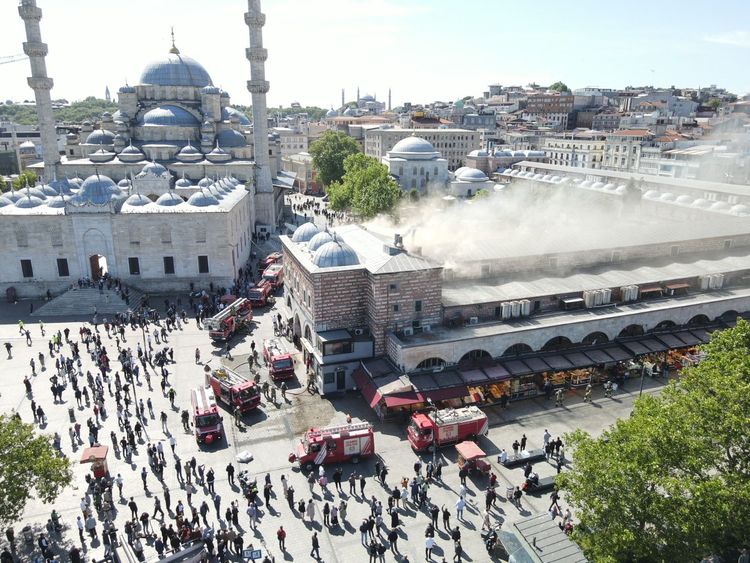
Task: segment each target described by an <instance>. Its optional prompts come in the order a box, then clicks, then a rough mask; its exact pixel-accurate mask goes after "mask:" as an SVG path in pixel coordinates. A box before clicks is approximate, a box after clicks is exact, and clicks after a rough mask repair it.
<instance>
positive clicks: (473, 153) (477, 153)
mask: <svg viewBox="0 0 750 563" xmlns="http://www.w3.org/2000/svg"><path fill="white" fill-rule="evenodd" d="M468 156H475V157H476V156H488V153H487V151H486V150H484V149H474V150H473V151H471V152H470V153H469V155H468Z"/></svg>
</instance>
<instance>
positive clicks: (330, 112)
mask: <svg viewBox="0 0 750 563" xmlns="http://www.w3.org/2000/svg"><path fill="white" fill-rule="evenodd" d="M338 116H339V112H337V111H336V110H335V109H333V108H331V109H329V110H328V111H327V112H326V117H338Z"/></svg>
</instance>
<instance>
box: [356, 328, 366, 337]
mask: <svg viewBox="0 0 750 563" xmlns="http://www.w3.org/2000/svg"><path fill="white" fill-rule="evenodd" d="M364 333H365V329H363V328H355V329H354V335H355V336H362V335H363V334H364Z"/></svg>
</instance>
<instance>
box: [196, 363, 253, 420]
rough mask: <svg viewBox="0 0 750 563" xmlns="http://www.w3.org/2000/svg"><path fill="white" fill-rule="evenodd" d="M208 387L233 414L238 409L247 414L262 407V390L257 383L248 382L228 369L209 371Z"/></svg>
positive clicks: (207, 373) (207, 376) (207, 374)
mask: <svg viewBox="0 0 750 563" xmlns="http://www.w3.org/2000/svg"><path fill="white" fill-rule="evenodd" d="M206 387H210V388H211V389H212V390H213V392H214V395H215V396H216V397H218V399H219V400H220V401H221V402H222V403H224V404H226V405H227V406H228V407H229V410H230V411H231V412H232V413H233V412H234V409H236V408H239V409H240V412H241V413H246V412H247V411H250V410H252V409H255V408H257V407H258V405H260V390H259V389H258V385H257V384H256V383H255V381H252V380H247V379H245V378H244V377H243V376H241V375H240V374H239V373H237V372H235V371H232V370H231V369H228V368H226V367H222V368H219V369H214V370H209V371H207V372H206Z"/></svg>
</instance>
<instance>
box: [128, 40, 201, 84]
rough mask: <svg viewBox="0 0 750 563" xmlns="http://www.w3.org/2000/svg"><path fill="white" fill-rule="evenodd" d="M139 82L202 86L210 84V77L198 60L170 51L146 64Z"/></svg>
mask: <svg viewBox="0 0 750 563" xmlns="http://www.w3.org/2000/svg"><path fill="white" fill-rule="evenodd" d="M175 50H176V49H175ZM140 83H141V84H153V85H156V86H193V87H194V88H203V87H204V86H208V85H210V84H211V77H210V76H209V74H208V72H207V71H206V69H205V68H203V66H202V65H201V64H200V63H199V62H198V61H196V60H194V59H191V58H190V57H186V56H184V55H180V54H179V53H175V52H170V53H169V54H168V55H167V56H166V57H165V58H164V59H162V60H159V61H154V62H151V63H149V64H148V65H146V68H144V69H143V72H142V73H141V79H140Z"/></svg>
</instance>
